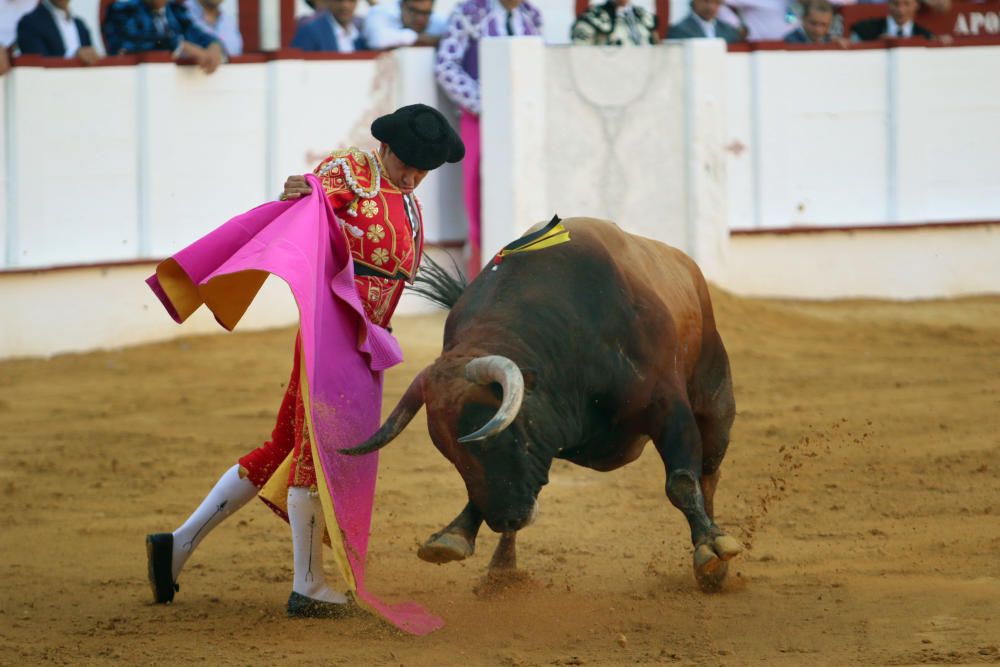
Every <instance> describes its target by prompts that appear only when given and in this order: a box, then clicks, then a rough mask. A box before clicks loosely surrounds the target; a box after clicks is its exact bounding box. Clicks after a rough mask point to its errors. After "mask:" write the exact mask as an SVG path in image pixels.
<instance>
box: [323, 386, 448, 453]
mask: <svg viewBox="0 0 1000 667" xmlns="http://www.w3.org/2000/svg"><path fill="white" fill-rule="evenodd" d="M428 368H429V367H428ZM426 374H427V368H425V369H424V370H422V371H420V373H418V374H417V377H415V378H413V382H411V383H410V386H409V387H407V389H406V392H405V393H404V394H403V397H402V398H401V399H399V403H397V404H396V407H395V408H393V410H392V414H390V415H389V418H388V419H386V420H385V423H384V424H382V426H381V427H380V428H379V430H378V431H376V432H375V435H373V436H372V437H370V438H368V439H367V440H365V441H364V442H362V443H361V444H360V445H358V446H357V447H351V448H350V449H341V450H340V453H341V454H348V455H349V456H360V455H362V454H370V453H371V452H374V451H375V450H376V449H382V448H383V447H385V446H386V445H388V444H389V443H390V442H392V441H393V439H394V438H395V437H396V436H397V435H399V434H400V433H402V432H403V429H404V428H406V425H407V424H409V423H410V420H411V419H413V416H414V415H415V414H417V412H419V411H420V407H421V406H422V405H423V404H424V375H426Z"/></svg>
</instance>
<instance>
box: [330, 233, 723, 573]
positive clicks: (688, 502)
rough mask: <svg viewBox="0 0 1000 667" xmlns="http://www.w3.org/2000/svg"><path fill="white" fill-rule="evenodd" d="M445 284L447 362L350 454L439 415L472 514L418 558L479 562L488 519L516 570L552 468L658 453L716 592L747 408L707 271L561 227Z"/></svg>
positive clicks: (496, 560)
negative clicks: (727, 498) (725, 514)
mask: <svg viewBox="0 0 1000 667" xmlns="http://www.w3.org/2000/svg"><path fill="white" fill-rule="evenodd" d="M539 227H540V226H539ZM546 240H548V241H549V242H548V243H546V242H545V241H546ZM532 247H539V248H544V249H541V250H537V251H528V250H530V249H531V248H532ZM443 275H446V274H442V273H441V272H440V271H439V272H438V278H439V280H438V285H437V297H438V300H439V301H441V302H443V303H444V304H445V305H449V306H451V310H450V313H449V315H448V318H447V322H446V323H445V330H444V346H443V349H442V352H441V355H440V356H439V357H438V358H437V360H435V361H434V363H432V364H431V365H430V366H428V367H426V368H425V369H423V370H422V371H421V372H420V373H419V374H418V375H417V376H416V378H414V380H413V381H412V383H411V384H410V385H409V387H408V389H407V390H406V392H405V393H404V394H403V397H402V398H401V399H400V401H399V403H398V404H397V405H396V407H395V408H394V409H393V411H392V413H391V414H390V416H389V417H388V418H387V419H386V421H385V422H384V423H383V424H382V426H381V427H380V428H379V430H378V431H377V432H376V433H375V434H374V435H373V436H371V438H369V439H368V440H367V441H365V442H364V443H362V444H361V445H359V446H357V447H355V448H353V449H350V450H345V453H348V454H354V455H360V454H366V453H369V452H372V451H375V450H376V449H379V448H381V447H384V446H385V445H387V444H389V443H390V442H391V441H392V440H393V438H395V437H396V436H397V435H398V434H399V433H400V432H401V431H402V430H403V428H405V427H406V425H407V424H408V423H409V422H410V420H411V419H412V418H413V416H414V415H415V414H416V413H417V412H418V411H419V410H420V408H421V406H426V408H427V426H428V430H429V432H430V436H431V439H432V440H433V442H434V445H435V446H436V447H437V449H438V450H439V451H440V452H441V453H442V454H443V455H444V456H445V457H446V458H447V459H448V460H449V461H451V462H452V464H454V466H455V467H456V468H457V469H458V471H459V473H460V474H461V476H462V479H463V481H464V482H465V488H466V490H467V492H468V503H467V504H466V506H465V508H464V509H463V510H462V511H461V513H460V514H459V515H458V516H457V517H456V518H455V519H454V520H453V521H452V522H451V523H450V524H449V525H448V526H446V527H445V528H444V529H443V530H441V531H439V532H438V533H436V534H434V535H432V536H431V537H430V538H429V539H428V540H427V541H426V542H425V543H424V544H423V545H422V546H421V547H420V549H419V551H418V555H419V556H420V558H422V559H424V560H426V561H430V562H435V563H443V562H448V561H452V560H461V559H465V558H468V557H469V556H471V555H472V554H473V552H474V550H475V541H476V536H477V534H478V532H479V529H480V527H481V525H482V523H483V522H484V521H485V522H486V524H487V525H488V526H489V528H490V529H492V530H493V531H496V532H499V533H501V538H500V541H499V543H498V545H497V548H496V551H495V553H494V555H493V558H492V560H491V562H490V571H491V572H492V571H494V570H497V569H504V568H513V567H515V564H516V550H515V540H516V534H517V531H518V530H520V529H521V528H523V527H525V526H526V525H528V524H529V523H531V521H532V520H533V519H534V517H535V514H536V507H537V502H538V495H539V492H540V491H541V489H542V487H543V486H545V485H546V483H548V475H549V469H550V467H551V464H552V460H553V459H554V458H559V459H565V460H567V461H571V462H573V463H575V464H577V465H581V466H586V467H588V468H592V469H594V470H598V471H610V470H614V469H616V468H618V467H620V466H623V465H625V464H627V463H630V462H631V461H634V460H635V459H637V458H638V457H639V455H640V454H641V453H642V450H643V448H644V447H645V445H646V443H647V442H648V441H650V440H652V442H653V444H654V446H655V447H656V451H657V452H658V453H659V455H660V458H661V459H662V461H663V464H664V466H665V468H666V495H667V498H668V499H669V501H670V502H671V503H672V504H673V505H674V507H676V508H677V509H679V510H680V511H681V512H682V513H683V514H684V516H685V518H686V519H687V521H688V525H689V526H690V529H691V543H692V545H693V561H694V572H695V578H696V580H697V582H698V583H699V585H700V586H701V587H702V588H703V589H705V590H714V589H717V588H718V587H719V586H720V585H721V583H722V581H723V580H724V578H725V575H726V570H727V565H728V563H727V561H729V560H730V559H731V558H733V557H734V556H736V555H737V554H738V553H740V551H741V550H742V546H741V545H740V543H739V542H738V541H737V540H736V539H734V538H733V537H730V536H728V535H726V534H725V533H724V532H723V531H722V529H720V528H719V527H718V526H717V525H716V524H715V522H714V519H713V517H714V502H713V499H714V496H715V491H716V488H717V485H718V483H719V474H720V473H719V468H720V465H721V463H722V460H723V457H724V456H725V453H726V448H727V446H728V443H729V432H730V428H731V427H732V423H733V418H734V415H735V402H734V399H733V385H732V378H731V374H730V368H729V359H728V356H727V354H726V350H725V347H724V346H723V344H722V339H721V338H720V336H719V332H718V330H717V328H716V323H715V318H714V315H713V311H712V303H711V299H710V296H709V291H708V286H707V284H706V282H705V279H704V277H703V276H702V274H701V271H700V270H699V269H698V267H697V265H696V264H695V263H694V261H693V260H692V259H690V258H689V257H688V256H686V255H685V254H684V253H682V252H681V251H679V250H677V249H675V248H672V247H670V246H668V245H665V244H663V243H659V242H656V241H653V240H650V239H647V238H643V237H640V236H635V235H633V234H629V233H626V232H625V231H623V230H622V229H620V228H619V227H618V226H617V225H615V224H613V223H610V222H606V221H601V220H596V219H591V218H569V219H566V220H565V221H561V220H559V219H558V218H554V219H553V220H552V221H551V222H550V223H549V224H548V225H546V226H545V227H544V228H541V229H536V230H533V231H530V232H529V233H528V234H526V235H525V236H524V237H522V238H521V239H519V240H518V241H516V242H515V243H514V244H511V246H508V248H507V249H505V252H503V253H501V254H500V255H498V256H497V257H496V258H494V260H493V261H492V262H491V264H490V265H489V266H487V268H486V269H485V270H484V271H483V272H482V273H481V274H480V275H479V276H478V277H477V278H476V279H475V280H474V281H473V282H472V283H471V284H469V285H468V286H467V287H466V286H464V285H462V284H457V283H455V282H454V281H452V282H451V283H450V284H449V280H448V279H447V278H442V276H443Z"/></svg>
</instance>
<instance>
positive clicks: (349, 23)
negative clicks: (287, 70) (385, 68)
mask: <svg viewBox="0 0 1000 667" xmlns="http://www.w3.org/2000/svg"><path fill="white" fill-rule="evenodd" d="M357 8H358V0H316V13H315V14H314V15H313V16H312V18H310V19H308V20H306V21H303V22H302V23H301V24H300V25H299V27H298V30H296V31H295V37H293V38H292V47H293V48H296V49H302V50H303V51H327V52H333V53H353V52H354V51H365V50H367V48H368V46H367V45H366V44H365V40H364V37H363V36H362V34H361V21H360V20H359V19H357V18H355V16H354V11H355V10H356V9H357Z"/></svg>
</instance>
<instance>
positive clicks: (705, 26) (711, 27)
mask: <svg viewBox="0 0 1000 667" xmlns="http://www.w3.org/2000/svg"><path fill="white" fill-rule="evenodd" d="M691 16H693V17H694V20H695V22H696V23H697V24H698V25H700V26H701V31H702V32H704V33H705V37H710V38H712V39H715V21H706V20H705V19H703V18H701V17H700V16H698V15H697V14H695V13H694V12H691Z"/></svg>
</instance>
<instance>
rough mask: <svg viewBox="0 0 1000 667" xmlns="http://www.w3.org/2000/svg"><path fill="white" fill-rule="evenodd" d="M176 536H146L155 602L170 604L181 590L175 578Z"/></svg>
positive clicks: (147, 556)
mask: <svg viewBox="0 0 1000 667" xmlns="http://www.w3.org/2000/svg"><path fill="white" fill-rule="evenodd" d="M173 560H174V536H173V534H172V533H151V534H149V535H147V536H146V561H147V563H148V565H149V587H150V588H151V589H152V590H153V602H159V603H160V604H168V603H170V602H173V601H174V593H176V592H177V591H179V590H180V589H181V587H180V586H178V585H177V584H176V583H175V582H174V578H173V572H172V569H173Z"/></svg>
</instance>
